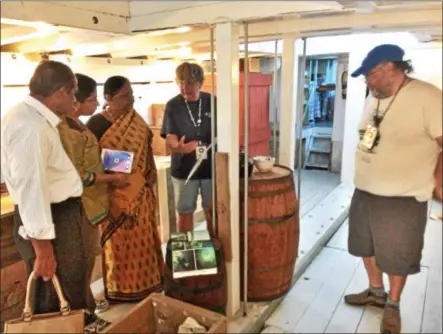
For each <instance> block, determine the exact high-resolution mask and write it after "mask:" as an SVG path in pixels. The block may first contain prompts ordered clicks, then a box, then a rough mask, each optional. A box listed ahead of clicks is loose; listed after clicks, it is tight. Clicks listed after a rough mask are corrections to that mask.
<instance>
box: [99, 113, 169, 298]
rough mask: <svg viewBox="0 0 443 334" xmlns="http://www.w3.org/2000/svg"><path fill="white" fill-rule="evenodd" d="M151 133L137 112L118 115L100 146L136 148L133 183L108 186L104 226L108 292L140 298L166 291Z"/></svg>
mask: <svg viewBox="0 0 443 334" xmlns="http://www.w3.org/2000/svg"><path fill="white" fill-rule="evenodd" d="M151 143H152V132H151V130H150V129H149V127H148V125H147V124H146V122H145V121H144V120H143V118H142V117H141V116H140V115H138V114H137V113H136V112H135V111H131V112H128V113H127V114H125V115H123V116H121V117H120V118H119V119H117V120H116V121H115V122H114V123H113V124H112V125H111V127H110V128H109V129H108V130H107V131H106V132H105V134H104V135H103V137H102V138H101V139H100V146H101V148H102V149H103V148H109V149H114V150H121V151H129V152H134V161H133V167H132V173H131V174H130V175H129V176H128V180H129V182H130V185H129V186H128V187H125V188H120V189H119V188H112V189H111V190H110V208H109V215H108V218H107V219H106V220H105V221H104V222H103V223H102V224H100V225H99V226H100V229H101V233H102V238H101V244H102V247H103V279H104V284H105V296H106V298H107V299H109V300H111V301H112V300H114V301H139V300H142V299H143V298H145V297H147V296H148V295H149V294H151V293H152V292H155V291H161V290H162V277H163V254H162V250H161V242H160V237H159V234H158V230H157V199H156V195H155V190H154V189H155V187H156V182H157V170H156V167H155V161H154V157H153V155H152V149H151Z"/></svg>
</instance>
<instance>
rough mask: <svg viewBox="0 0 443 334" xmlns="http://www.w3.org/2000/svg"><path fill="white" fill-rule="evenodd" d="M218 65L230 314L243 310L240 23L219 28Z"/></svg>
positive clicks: (228, 311)
mask: <svg viewBox="0 0 443 334" xmlns="http://www.w3.org/2000/svg"><path fill="white" fill-rule="evenodd" d="M215 41H216V42H215V49H216V59H217V63H216V67H217V86H216V87H217V111H218V112H217V133H218V136H217V137H218V138H217V145H218V152H226V153H228V154H229V187H230V195H231V199H230V209H231V210H230V211H231V243H232V244H231V247H232V261H231V262H228V263H226V269H227V276H228V277H227V279H228V305H227V315H228V316H232V315H234V314H236V313H237V312H238V311H239V310H240V242H239V241H240V224H239V217H240V216H239V205H238V203H239V200H240V199H239V116H238V115H239V57H238V53H239V51H238V45H239V27H238V26H237V25H236V24H234V23H230V22H229V23H222V24H218V25H217V26H216V28H215Z"/></svg>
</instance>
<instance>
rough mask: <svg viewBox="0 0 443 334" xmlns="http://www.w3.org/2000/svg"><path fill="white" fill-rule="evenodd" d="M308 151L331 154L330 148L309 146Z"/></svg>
mask: <svg viewBox="0 0 443 334" xmlns="http://www.w3.org/2000/svg"><path fill="white" fill-rule="evenodd" d="M309 153H320V154H331V150H330V149H321V148H311V149H310V150H309Z"/></svg>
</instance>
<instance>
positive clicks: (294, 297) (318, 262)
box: [266, 249, 339, 333]
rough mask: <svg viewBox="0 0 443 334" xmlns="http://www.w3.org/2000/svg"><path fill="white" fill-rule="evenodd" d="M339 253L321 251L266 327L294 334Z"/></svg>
mask: <svg viewBox="0 0 443 334" xmlns="http://www.w3.org/2000/svg"><path fill="white" fill-rule="evenodd" d="M337 252H339V251H337V250H334V249H324V250H322V251H321V253H320V254H319V255H318V256H317V258H316V259H315V260H314V261H313V262H312V264H311V265H310V266H309V267H308V269H307V270H306V272H305V273H304V274H303V276H302V277H301V278H300V279H299V280H298V281H297V283H295V285H294V287H293V288H292V289H291V291H290V292H289V293H288V294H287V295H286V297H285V298H284V300H283V301H282V303H281V304H280V305H279V306H278V308H277V310H276V311H275V312H274V313H273V314H272V316H271V317H270V318H269V319H268V320H267V321H266V326H275V327H279V328H282V329H283V330H285V331H286V332H288V333H292V329H293V328H294V327H295V326H296V325H297V323H298V321H299V320H300V319H301V318H302V317H303V315H304V313H305V312H306V310H307V309H308V307H309V305H310V303H311V302H312V300H313V299H314V298H315V296H316V295H317V293H318V291H319V290H320V289H321V287H322V286H323V284H325V282H326V281H327V279H328V277H329V274H330V271H331V270H332V268H333V265H334V262H333V260H334V258H335V255H336V253H337Z"/></svg>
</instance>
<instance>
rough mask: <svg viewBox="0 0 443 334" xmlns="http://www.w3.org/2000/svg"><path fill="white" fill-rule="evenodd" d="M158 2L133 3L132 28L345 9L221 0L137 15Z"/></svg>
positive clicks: (314, 3) (313, 4)
mask: <svg viewBox="0 0 443 334" xmlns="http://www.w3.org/2000/svg"><path fill="white" fill-rule="evenodd" d="M155 3H156V2H148V1H132V2H131V3H130V8H131V13H132V18H131V21H130V29H131V31H133V32H137V31H147V30H153V29H164V28H171V27H179V26H183V25H190V24H213V23H221V22H229V21H245V20H252V19H259V18H264V17H273V16H280V15H285V14H288V13H294V14H295V13H302V12H312V11H325V10H331V11H333V10H335V11H337V10H341V9H342V8H343V7H342V6H341V5H340V4H338V3H337V2H336V1H275V0H274V1H218V2H215V3H210V4H205V5H201V6H194V7H188V8H180V9H175V10H166V11H163V12H160V13H150V14H146V15H142V16H135V15H136V13H137V12H143V11H144V8H145V7H154V6H155V5H154V4H155ZM151 11H152V10H151Z"/></svg>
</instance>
